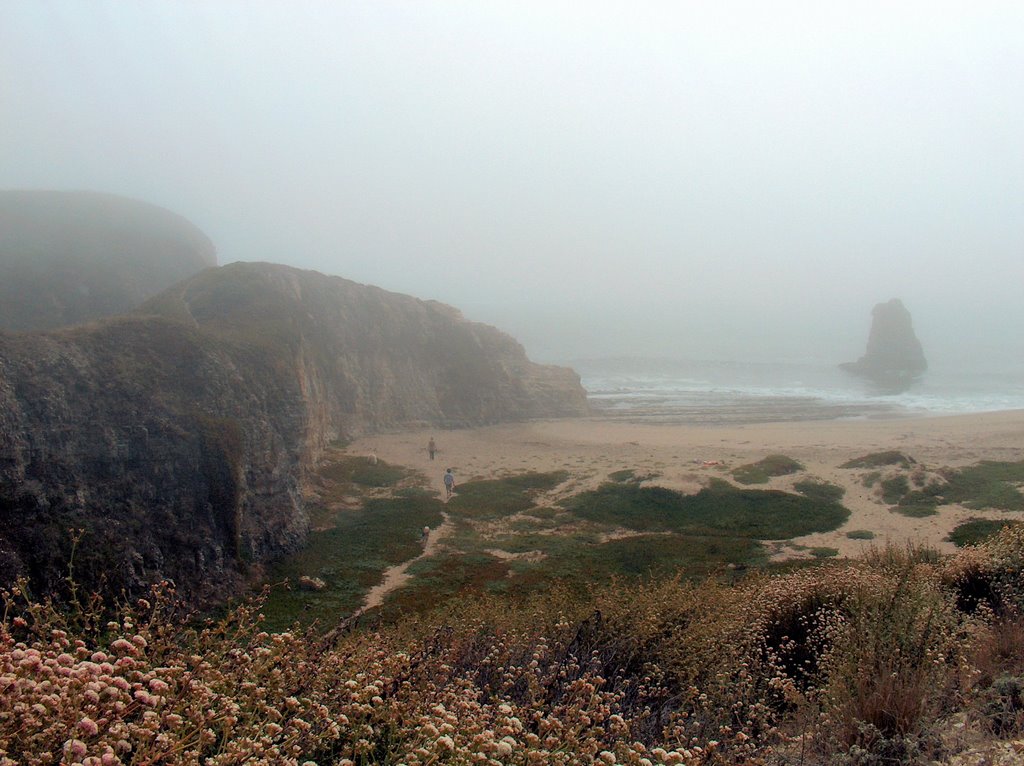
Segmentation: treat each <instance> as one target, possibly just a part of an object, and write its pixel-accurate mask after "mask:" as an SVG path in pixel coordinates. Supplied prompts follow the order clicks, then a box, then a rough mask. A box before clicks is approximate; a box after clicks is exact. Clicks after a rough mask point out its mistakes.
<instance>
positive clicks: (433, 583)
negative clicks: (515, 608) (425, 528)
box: [380, 552, 509, 618]
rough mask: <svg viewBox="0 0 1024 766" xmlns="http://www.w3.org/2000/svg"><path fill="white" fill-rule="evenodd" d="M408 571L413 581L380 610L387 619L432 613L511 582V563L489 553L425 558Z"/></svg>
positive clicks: (389, 598)
mask: <svg viewBox="0 0 1024 766" xmlns="http://www.w3.org/2000/svg"><path fill="white" fill-rule="evenodd" d="M407 571H408V573H409V574H410V575H412V576H413V580H412V582H411V583H410V584H409V585H408V586H406V587H404V588H400V589H399V590H396V591H394V592H393V593H391V594H390V595H389V596H388V598H387V599H386V600H385V602H384V604H383V606H382V607H381V609H380V613H381V615H382V616H384V617H385V618H389V617H391V618H393V617H397V616H398V615H400V614H403V613H408V612H424V611H428V610H430V609H433V608H435V607H437V606H438V605H439V604H442V603H444V602H446V601H449V600H451V599H453V598H455V597H456V596H464V595H466V594H467V593H473V592H476V593H482V592H485V591H494V590H495V587H494V585H495V583H503V582H505V581H506V580H508V575H509V564H508V562H506V561H502V560H500V559H498V558H495V557H494V556H491V555H490V554H487V553H480V552H477V553H457V554H454V555H447V556H432V557H430V558H426V559H421V560H419V561H417V562H415V563H413V564H412V565H411V566H410V567H409V569H408V570H407ZM498 590H501V589H500V588H498Z"/></svg>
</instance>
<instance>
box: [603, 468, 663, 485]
mask: <svg viewBox="0 0 1024 766" xmlns="http://www.w3.org/2000/svg"><path fill="white" fill-rule="evenodd" d="M658 476H660V474H657V473H637V472H636V471H635V470H633V469H632V468H626V469H623V470H621V471H612V472H611V473H610V474H608V478H609V479H611V480H612V481H623V482H625V481H628V482H633V483H635V484H639V483H640V482H643V481H650V480H651V479H657V478H658Z"/></svg>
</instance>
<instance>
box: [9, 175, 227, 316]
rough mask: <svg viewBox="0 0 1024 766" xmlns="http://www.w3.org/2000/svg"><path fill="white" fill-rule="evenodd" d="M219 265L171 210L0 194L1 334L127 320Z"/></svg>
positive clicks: (105, 198) (90, 198)
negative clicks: (161, 295) (141, 305)
mask: <svg viewBox="0 0 1024 766" xmlns="http://www.w3.org/2000/svg"><path fill="white" fill-rule="evenodd" d="M216 264H217V258H216V251H215V249H214V247H213V243H212V242H210V240H209V239H208V238H207V237H206V235H205V234H203V233H202V232H201V231H200V230H199V229H197V228H196V227H195V226H193V225H192V224H191V223H189V222H188V221H186V220H185V219H184V218H182V217H181V216H179V215H176V214H174V213H172V212H170V211H169V210H164V209H163V208H159V207H156V206H155V205H150V204H147V203H145V202H140V201H139V200H134V199H128V198H125V197H118V196H116V195H113V194H101V193H98V192H71V191H29V190H0V328H2V329H7V330H46V329H52V328H56V327H65V326H68V325H74V324H80V323H82V322H87V321H91V320H95V319H101V318H103V317H109V316H114V315H117V314H123V313H126V312H128V311H130V310H132V309H133V308H135V307H136V306H138V305H139V303H141V302H142V301H143V300H145V299H147V298H149V297H151V296H153V295H156V294H157V293H159V292H160V291H161V290H164V289H166V288H168V287H170V286H171V285H173V284H175V283H176V282H178V281H179V280H182V279H185V278H186V277H189V276H191V275H192V274H195V273H196V272H198V271H201V270H202V269H205V268H208V267H210V266H215V265H216Z"/></svg>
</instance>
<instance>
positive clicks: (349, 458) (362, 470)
mask: <svg viewBox="0 0 1024 766" xmlns="http://www.w3.org/2000/svg"><path fill="white" fill-rule="evenodd" d="M318 473H319V474H320V475H321V476H322V477H324V478H325V479H329V480H330V481H337V482H342V483H345V484H357V485H359V486H361V487H394V486H395V485H396V484H398V483H399V482H400V481H401V480H402V479H404V478H406V477H407V476H409V475H410V471H409V470H408V469H406V468H402V467H401V466H397V465H389V464H388V463H385V462H384V461H383V460H378V461H377V462H376V463H372V462H370V461H369V460H368V459H367V458H365V457H361V456H355V455H345V456H342V457H339V458H337V459H335V460H332V461H331V462H330V463H328V464H326V465H324V466H323V467H321V468H320V470H319V472H318Z"/></svg>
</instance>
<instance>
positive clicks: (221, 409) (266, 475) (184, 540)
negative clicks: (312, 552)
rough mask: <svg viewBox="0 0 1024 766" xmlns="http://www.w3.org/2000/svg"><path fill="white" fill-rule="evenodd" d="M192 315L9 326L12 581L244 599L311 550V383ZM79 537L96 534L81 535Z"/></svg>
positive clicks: (2, 476)
mask: <svg viewBox="0 0 1024 766" xmlns="http://www.w3.org/2000/svg"><path fill="white" fill-rule="evenodd" d="M276 364H277V360H272V359H267V358H259V357H252V356H248V357H247V356H244V355H243V354H240V353H239V352H238V351H237V350H235V349H231V348H229V347H227V346H225V345H223V344H217V343H211V342H210V341H209V339H207V338H204V337H202V335H201V333H199V332H197V331H196V330H195V329H193V328H189V327H187V326H185V325H183V324H181V323H177V322H173V321H167V320H162V319H154V318H147V319H135V318H130V319H120V320H116V321H112V322H109V323H107V324H105V325H103V326H101V327H90V328H77V329H74V330H68V331H64V332H60V333H52V334H25V335H0V412H2V415H0V418H2V426H3V437H2V441H0V581H3V582H10V581H11V579H12V578H13V577H15V576H18V575H24V576H28V577H29V578H30V579H31V581H32V582H33V583H34V584H35V585H37V586H38V587H41V588H43V589H46V590H51V589H53V588H55V587H56V586H58V585H59V583H60V581H61V578H62V577H64V576H66V575H67V574H68V572H67V564H68V561H69V560H70V558H71V549H72V541H73V539H74V538H75V537H76V536H79V537H80V540H79V541H78V543H77V546H76V550H75V572H74V575H75V577H76V579H78V580H79V581H80V582H82V583H83V584H85V585H88V586H90V587H94V588H97V589H100V590H106V591H110V592H115V593H116V592H118V591H119V590H120V589H122V588H125V589H127V590H128V591H129V592H135V591H139V590H141V589H143V588H144V587H145V586H146V585H147V584H148V583H150V582H153V581H156V580H159V579H163V578H171V579H173V580H174V581H176V582H177V583H178V584H179V585H180V586H181V587H182V588H183V590H184V592H185V594H186V595H187V596H189V597H190V598H191V599H193V600H196V601H201V600H204V599H206V598H210V597H215V596H216V595H218V594H223V593H226V592H230V591H231V590H232V589H233V588H234V587H235V586H237V585H238V584H239V582H240V577H241V574H242V571H243V570H244V567H245V564H246V563H247V562H253V561H259V560H261V559H264V558H266V557H268V556H272V555H275V554H276V553H280V552H282V551H284V550H287V549H289V548H291V547H293V546H295V545H297V544H298V543H299V542H300V541H301V540H302V539H303V538H304V536H305V534H306V532H307V527H308V522H307V519H306V516H305V514H304V512H303V510H302V507H301V504H300V503H299V493H298V490H299V481H300V479H301V470H302V465H303V462H302V451H303V448H304V444H303V440H302V438H301V436H302V435H303V434H304V433H305V431H306V428H307V418H306V412H305V404H304V402H303V399H302V396H301V391H300V390H299V389H298V387H297V385H295V382H294V381H293V380H290V379H289V376H288V375H287V374H285V371H284V370H278V369H276ZM78 530H81V531H80V532H79V531H78Z"/></svg>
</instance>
